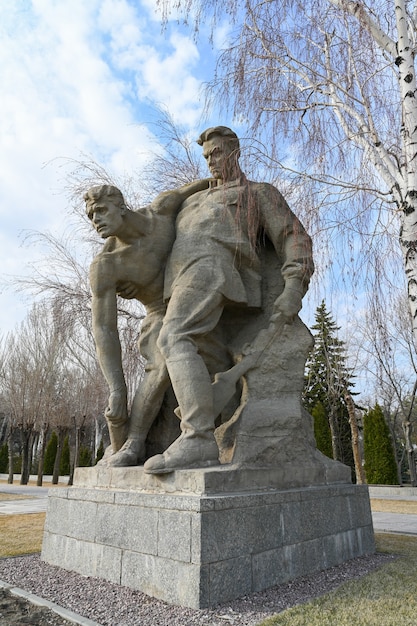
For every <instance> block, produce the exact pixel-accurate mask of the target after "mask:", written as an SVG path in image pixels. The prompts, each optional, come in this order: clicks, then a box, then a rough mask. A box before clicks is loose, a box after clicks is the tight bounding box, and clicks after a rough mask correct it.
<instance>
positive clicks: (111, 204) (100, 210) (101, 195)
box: [84, 185, 128, 239]
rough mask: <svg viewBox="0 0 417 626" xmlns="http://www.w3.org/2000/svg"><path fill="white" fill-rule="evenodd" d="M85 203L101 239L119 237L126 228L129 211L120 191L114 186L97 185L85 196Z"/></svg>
mask: <svg viewBox="0 0 417 626" xmlns="http://www.w3.org/2000/svg"><path fill="white" fill-rule="evenodd" d="M84 201H85V205H86V212H87V215H88V217H89V219H90V220H91V223H92V225H93V226H94V228H95V229H96V231H97V232H98V234H99V235H100V237H102V238H103V239H106V238H107V237H111V236H113V235H114V236H117V235H118V233H119V232H120V231H121V229H122V228H123V227H124V216H125V215H126V211H127V210H128V209H127V207H126V204H125V200H124V198H123V194H122V192H121V191H120V189H118V188H117V187H114V186H113V185H97V186H95V187H91V188H90V189H89V190H88V191H87V192H86V193H85V194H84Z"/></svg>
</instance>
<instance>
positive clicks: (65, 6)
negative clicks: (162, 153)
mask: <svg viewBox="0 0 417 626" xmlns="http://www.w3.org/2000/svg"><path fill="white" fill-rule="evenodd" d="M177 17H178V16H175V14H171V15H170V21H169V22H168V24H167V28H166V29H165V31H163V29H162V27H161V15H160V14H159V13H158V12H157V10H156V2H155V0H89V1H88V2H86V1H85V0H71V1H65V0H2V1H1V3H0V41H1V43H0V144H1V150H0V160H1V166H0V212H1V213H0V215H1V228H0V268H1V270H0V335H1V334H2V333H6V332H8V331H10V330H12V329H13V328H15V326H16V324H17V323H19V322H20V321H21V320H22V319H23V318H24V317H25V315H26V312H27V310H28V308H29V306H30V299H28V296H27V295H26V296H24V295H22V294H18V293H16V292H15V291H14V289H13V280H12V279H11V277H13V276H16V275H27V274H28V273H30V271H31V270H30V264H31V263H32V262H33V261H34V260H36V258H37V255H38V254H40V252H38V251H37V250H36V249H34V247H33V246H28V245H26V244H25V241H26V234H27V233H28V231H33V230H35V231H42V232H50V233H52V234H53V235H56V236H59V234H60V233H62V232H64V230H65V227H66V225H67V224H68V219H69V216H68V201H67V197H66V196H65V193H64V188H65V171H66V170H65V164H67V163H69V161H70V160H71V159H75V160H77V159H78V160H79V159H80V158H82V156H83V155H84V156H85V155H90V156H91V157H92V159H93V160H94V161H96V162H97V163H99V164H100V165H103V166H104V167H105V168H106V169H108V170H109V171H111V172H112V173H114V174H115V175H116V176H118V175H121V174H123V173H126V172H127V173H129V172H136V171H140V169H141V168H142V167H143V166H144V165H145V164H146V163H148V162H149V159H150V153H151V151H153V150H154V149H155V142H156V138H155V135H154V132H155V126H154V125H152V121H154V120H155V109H154V106H155V105H158V106H163V107H164V106H165V107H168V109H169V112H170V114H171V116H172V117H173V119H174V120H175V121H176V122H177V123H178V122H179V123H181V124H183V125H184V126H185V128H186V129H188V130H189V132H190V133H195V136H196V137H197V136H198V134H199V132H201V130H203V128H206V127H207V126H210V125H211V123H210V120H209V121H208V122H206V121H205V122H204V124H205V125H204V126H203V128H202V126H201V124H202V121H201V120H202V117H201V116H202V112H203V96H202V85H203V82H204V81H207V80H208V79H209V78H210V77H211V74H212V71H213V67H214V60H215V52H216V45H218V44H217V43H216V42H218V41H220V39H219V38H220V36H221V35H222V34H224V32H225V31H227V26H225V27H224V28H222V26H221V25H220V28H219V29H218V31H217V33H218V36H217V39H216V40H215V42H214V47H212V46H210V45H208V44H204V41H205V38H204V32H203V33H202V35H203V36H202V37H200V43H199V47H197V44H196V43H195V41H194V39H193V33H192V31H191V30H187V29H185V28H183V27H181V25H180V24H179V23H178V19H176V18H177ZM207 41H208V38H207ZM213 123H223V124H224V123H227V124H228V123H229V121H228V120H224V119H222V120H221V122H219V121H217V118H215V119H214V121H213Z"/></svg>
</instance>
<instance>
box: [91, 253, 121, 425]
mask: <svg viewBox="0 0 417 626" xmlns="http://www.w3.org/2000/svg"><path fill="white" fill-rule="evenodd" d="M90 284H91V291H92V321H93V335H94V341H95V344H96V351H97V357H98V361H99V364H100V367H101V370H102V372H103V375H104V377H105V379H106V381H107V384H108V386H109V391H110V396H109V404H108V407H107V410H106V417H108V418H110V419H112V421H115V420H117V419H120V420H125V419H126V415H127V392H126V383H125V378H124V374H123V367H122V350H121V345H120V338H119V333H118V329H117V300H116V281H115V278H114V268H113V266H112V263H111V261H110V260H106V259H105V258H101V259H100V258H99V257H96V259H95V260H94V261H93V263H92V264H91V267H90Z"/></svg>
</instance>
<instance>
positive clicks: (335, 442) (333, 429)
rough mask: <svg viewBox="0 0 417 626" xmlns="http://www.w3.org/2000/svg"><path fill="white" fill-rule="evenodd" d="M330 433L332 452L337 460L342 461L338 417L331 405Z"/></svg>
mask: <svg viewBox="0 0 417 626" xmlns="http://www.w3.org/2000/svg"><path fill="white" fill-rule="evenodd" d="M329 426H330V435H331V437H332V453H333V459H334V460H335V461H340V454H339V434H338V428H337V419H336V415H335V410H334V408H332V407H330V413H329Z"/></svg>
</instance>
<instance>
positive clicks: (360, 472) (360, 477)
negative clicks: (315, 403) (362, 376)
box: [343, 389, 366, 485]
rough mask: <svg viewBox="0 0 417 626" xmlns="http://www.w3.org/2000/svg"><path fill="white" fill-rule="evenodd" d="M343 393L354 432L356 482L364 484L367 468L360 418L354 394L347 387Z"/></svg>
mask: <svg viewBox="0 0 417 626" xmlns="http://www.w3.org/2000/svg"><path fill="white" fill-rule="evenodd" d="M343 395H344V398H345V402H346V408H347V411H348V415H349V424H350V432H351V433H352V451H353V460H354V462H355V474H356V483H357V484H358V485H364V484H365V483H366V479H365V470H364V468H363V464H362V455H361V451H360V437H359V427H358V420H357V419H356V412H355V405H354V402H353V399H352V395H351V394H350V393H349V391H348V390H347V389H345V391H344V393H343Z"/></svg>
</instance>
